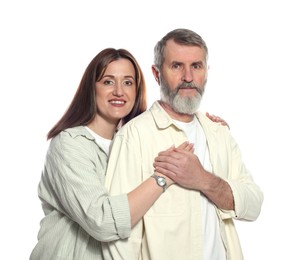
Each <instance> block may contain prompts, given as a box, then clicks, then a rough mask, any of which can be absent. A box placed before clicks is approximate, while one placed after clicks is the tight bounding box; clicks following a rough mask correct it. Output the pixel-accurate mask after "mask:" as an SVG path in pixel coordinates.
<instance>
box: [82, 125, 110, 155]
mask: <svg viewBox="0 0 284 260" xmlns="http://www.w3.org/2000/svg"><path fill="white" fill-rule="evenodd" d="M85 127H86V129H87V130H88V131H89V132H90V134H91V135H92V136H93V137H95V139H96V142H97V143H98V145H99V146H100V147H101V148H102V149H103V150H104V151H105V152H106V154H107V155H109V147H110V143H111V140H109V139H105V138H103V137H101V136H100V135H98V134H96V133H95V132H94V131H93V130H92V129H90V128H89V127H87V126H85Z"/></svg>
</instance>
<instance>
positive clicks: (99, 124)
mask: <svg viewBox="0 0 284 260" xmlns="http://www.w3.org/2000/svg"><path fill="white" fill-rule="evenodd" d="M118 123H119V121H118V122H109V121H106V120H104V119H103V118H101V117H97V116H96V117H95V118H94V119H93V120H92V121H91V122H90V123H89V124H88V125H87V126H88V127H89V128H90V129H91V130H92V131H94V132H95V133H96V134H98V135H99V136H101V137H103V138H105V139H109V140H111V139H112V138H113V136H114V133H115V131H116V129H117V125H118Z"/></svg>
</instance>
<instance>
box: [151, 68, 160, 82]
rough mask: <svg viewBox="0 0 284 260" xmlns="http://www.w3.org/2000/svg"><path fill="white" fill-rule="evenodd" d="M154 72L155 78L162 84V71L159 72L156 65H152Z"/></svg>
mask: <svg viewBox="0 0 284 260" xmlns="http://www.w3.org/2000/svg"><path fill="white" fill-rule="evenodd" d="M152 73H153V75H154V78H155V80H156V81H157V82H158V84H159V85H160V72H159V70H158V68H157V67H156V66H155V65H152Z"/></svg>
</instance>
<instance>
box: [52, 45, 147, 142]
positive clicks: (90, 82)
mask: <svg viewBox="0 0 284 260" xmlns="http://www.w3.org/2000/svg"><path fill="white" fill-rule="evenodd" d="M119 59H127V60H129V61H130V62H131V63H132V64H133V66H134V69H135V83H136V99H135V103H134V106H133V108H132V110H131V112H130V113H129V114H128V115H127V116H125V117H124V118H123V119H122V123H123V124H125V123H127V122H128V121H129V120H131V119H132V118H134V117H136V116H137V115H139V114H141V113H142V112H144V111H145V110H146V108H147V102H146V84H145V79H144V75H143V72H142V70H141V68H140V66H139V64H138V62H137V61H136V59H135V58H134V57H133V55H132V54H131V53H130V52H129V51H127V50H125V49H114V48H107V49H104V50H102V51H101V52H99V53H98V54H97V55H96V56H95V57H94V58H93V60H92V61H91V62H90V64H89V65H88V67H87V68H86V70H85V72H84V74H83V77H82V79H81V82H80V84H79V87H78V89H77V91H76V93H75V96H74V97H73V100H72V102H71V104H70V105H69V107H68V109H67V110H66V112H65V113H64V115H63V116H62V117H61V119H60V120H59V121H58V122H57V123H56V124H55V125H54V126H53V127H52V128H51V130H50V131H49V132H48V134H47V140H49V139H51V138H53V137H55V136H56V135H57V134H59V133H60V132H61V131H63V130H65V129H67V128H70V127H75V126H79V125H87V124H88V123H89V122H91V121H92V119H93V118H94V117H95V116H96V114H97V104H96V101H95V98H94V87H95V84H96V82H97V81H100V80H101V78H102V77H103V75H104V72H105V70H106V68H107V66H108V65H109V64H110V63H111V62H113V61H116V60H119Z"/></svg>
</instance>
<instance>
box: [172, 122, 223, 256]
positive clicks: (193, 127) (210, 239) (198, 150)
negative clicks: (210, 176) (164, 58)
mask: <svg viewBox="0 0 284 260" xmlns="http://www.w3.org/2000/svg"><path fill="white" fill-rule="evenodd" d="M174 122H175V123H176V124H177V125H178V126H179V127H180V128H181V129H183V131H184V132H185V133H186V135H187V137H188V141H189V142H190V143H193V144H194V153H195V154H196V155H197V156H198V158H199V161H200V163H201V164H202V165H203V167H204V168H205V169H206V170H207V171H209V172H212V166H211V164H210V160H209V151H208V147H207V141H206V137H205V134H204V131H203V128H202V126H201V125H200V123H199V121H198V119H197V118H196V117H194V119H193V121H192V122H189V123H185V122H180V121H176V120H174ZM201 203H202V226H203V242H204V243H203V245H204V248H203V256H204V257H203V259H204V260H225V259H226V252H225V248H224V245H223V242H222V238H221V235H220V230H219V223H218V217H217V214H216V210H215V207H214V205H213V204H212V203H211V202H210V201H208V199H207V198H206V197H205V196H203V195H201Z"/></svg>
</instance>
